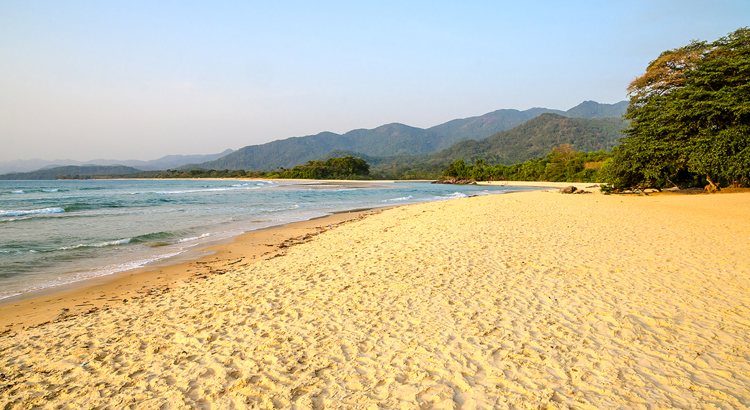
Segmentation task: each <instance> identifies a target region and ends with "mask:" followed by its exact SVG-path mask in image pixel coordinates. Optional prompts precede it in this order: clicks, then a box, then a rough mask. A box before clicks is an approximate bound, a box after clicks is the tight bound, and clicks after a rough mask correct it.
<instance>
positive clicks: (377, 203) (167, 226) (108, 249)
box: [0, 180, 534, 299]
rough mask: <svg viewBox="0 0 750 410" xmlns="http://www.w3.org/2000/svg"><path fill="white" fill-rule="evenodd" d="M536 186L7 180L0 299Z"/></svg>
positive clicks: (2, 192) (0, 212)
mask: <svg viewBox="0 0 750 410" xmlns="http://www.w3.org/2000/svg"><path fill="white" fill-rule="evenodd" d="M530 189H534V188H518V187H513V188H510V187H491V186H454V185H435V184H429V183H418V182H405V183H359V184H344V183H342V184H320V183H312V182H310V183H299V182H284V181H281V182H277V181H273V182H270V181H256V180H252V181H251V180H210V181H207V180H145V181H144V180H134V181H130V180H124V181H121V180H118V181H108V180H89V181H0V299H3V298H7V297H10V296H14V295H19V294H22V293H25V292H29V291H32V290H38V289H44V288H48V287H51V286H57V285H62V284H69V283H74V282H76V281H81V280H85V279H89V278H93V277H97V276H103V275H107V274H111V273H115V272H121V271H124V270H129V269H133V268H136V267H140V266H144V265H146V264H148V263H151V262H155V261H159V260H164V259H167V258H170V257H174V256H176V255H179V254H181V253H184V252H186V251H188V250H190V249H196V248H200V247H202V246H205V245H206V244H209V243H211V242H214V241H220V240H225V239H228V238H231V237H234V236H237V235H239V234H242V233H244V232H248V231H252V230H257V229H262V228H267V227H270V226H275V225H282V224H286V223H290V222H297V221H304V220H309V219H312V218H316V217H321V216H326V215H330V214H331V213H333V212H340V211H345V210H351V209H359V208H374V207H383V206H391V205H397V204H404V203H414V202H425V201H436V200H445V199H451V198H461V197H466V196H469V195H488V194H496V193H505V192H509V191H511V190H512V191H519V190H530Z"/></svg>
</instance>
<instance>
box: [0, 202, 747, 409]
mask: <svg viewBox="0 0 750 410" xmlns="http://www.w3.org/2000/svg"><path fill="white" fill-rule="evenodd" d="M748 243H750V196H748V195H744V194H735V195H716V196H690V197H655V198H652V197H649V198H620V197H611V196H602V195H587V196H584V195H582V196H563V195H559V194H554V193H545V192H536V193H524V194H512V195H503V196H490V197H477V198H467V199H460V200H453V201H446V202H440V203H430V204H420V205H413V206H405V207H400V208H395V209H392V210H388V211H385V212H383V213H382V214H379V215H374V216H371V217H368V218H366V219H364V220H361V221H357V222H353V223H350V224H347V225H344V226H342V227H339V228H337V229H334V230H331V231H328V232H325V233H323V234H321V235H319V236H318V237H316V238H315V239H314V240H312V241H311V242H308V243H304V244H301V245H297V246H293V247H291V248H289V249H288V250H287V252H286V255H285V256H283V257H278V258H274V259H271V260H267V261H263V262H260V263H256V264H251V265H249V266H246V267H244V268H240V269H237V270H235V271H232V272H229V273H227V274H225V275H221V276H213V277H209V278H208V279H206V280H205V281H200V282H193V283H191V284H189V285H186V286H185V287H182V288H179V289H177V290H175V291H172V292H165V293H162V294H158V295H153V296H151V297H148V298H144V299H140V300H136V301H134V302H131V303H128V304H125V305H123V306H121V307H117V308H113V309H110V310H103V311H98V312H95V313H93V314H90V315H88V316H80V317H75V318H71V319H69V320H66V321H63V322H59V323H53V324H50V325H47V326H43V327H40V328H36V329H31V330H29V331H27V332H21V333H18V334H15V335H13V336H4V337H2V338H0V408H32V407H39V408H61V407H65V408H93V407H98V408H138V409H167V408H264V409H265V408H299V409H306V408H319V409H322V408H362V409H376V408H383V407H387V408H405V409H407V408H408V409H411V408H436V409H459V408H460V409H475V408H477V409H490V408H499V409H506V408H507V409H537V408H550V409H568V408H576V409H600V408H643V409H657V408H724V409H736V408H748V407H750V320H749V319H748V318H750V292H749V291H750V262H749V261H750V246H748Z"/></svg>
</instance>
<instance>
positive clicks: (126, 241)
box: [58, 238, 130, 251]
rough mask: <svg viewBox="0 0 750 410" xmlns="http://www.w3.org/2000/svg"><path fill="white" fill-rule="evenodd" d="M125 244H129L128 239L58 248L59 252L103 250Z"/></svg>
mask: <svg viewBox="0 0 750 410" xmlns="http://www.w3.org/2000/svg"><path fill="white" fill-rule="evenodd" d="M126 243H130V238H125V239H118V240H116V241H107V242H99V243H90V244H85V243H79V244H78V245H75V246H63V247H62V248H58V249H59V250H61V251H67V250H70V249H79V248H104V247H105V246H113V245H124V244H126Z"/></svg>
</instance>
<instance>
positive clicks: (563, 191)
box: [560, 185, 578, 194]
mask: <svg viewBox="0 0 750 410" xmlns="http://www.w3.org/2000/svg"><path fill="white" fill-rule="evenodd" d="M577 190H578V188H576V187H574V186H573V185H570V186H566V187H565V188H563V189H561V190H560V193H561V194H572V193H574V192H576V191H577Z"/></svg>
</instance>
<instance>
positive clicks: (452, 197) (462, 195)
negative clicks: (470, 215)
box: [435, 192, 468, 200]
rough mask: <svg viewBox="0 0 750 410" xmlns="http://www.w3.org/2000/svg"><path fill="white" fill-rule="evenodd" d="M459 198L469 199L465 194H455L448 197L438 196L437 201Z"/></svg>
mask: <svg viewBox="0 0 750 410" xmlns="http://www.w3.org/2000/svg"><path fill="white" fill-rule="evenodd" d="M458 198H468V195H466V194H464V193H463V192H454V193H452V194H450V195H446V196H440V195H438V196H436V197H435V199H438V200H442V199H458Z"/></svg>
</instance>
